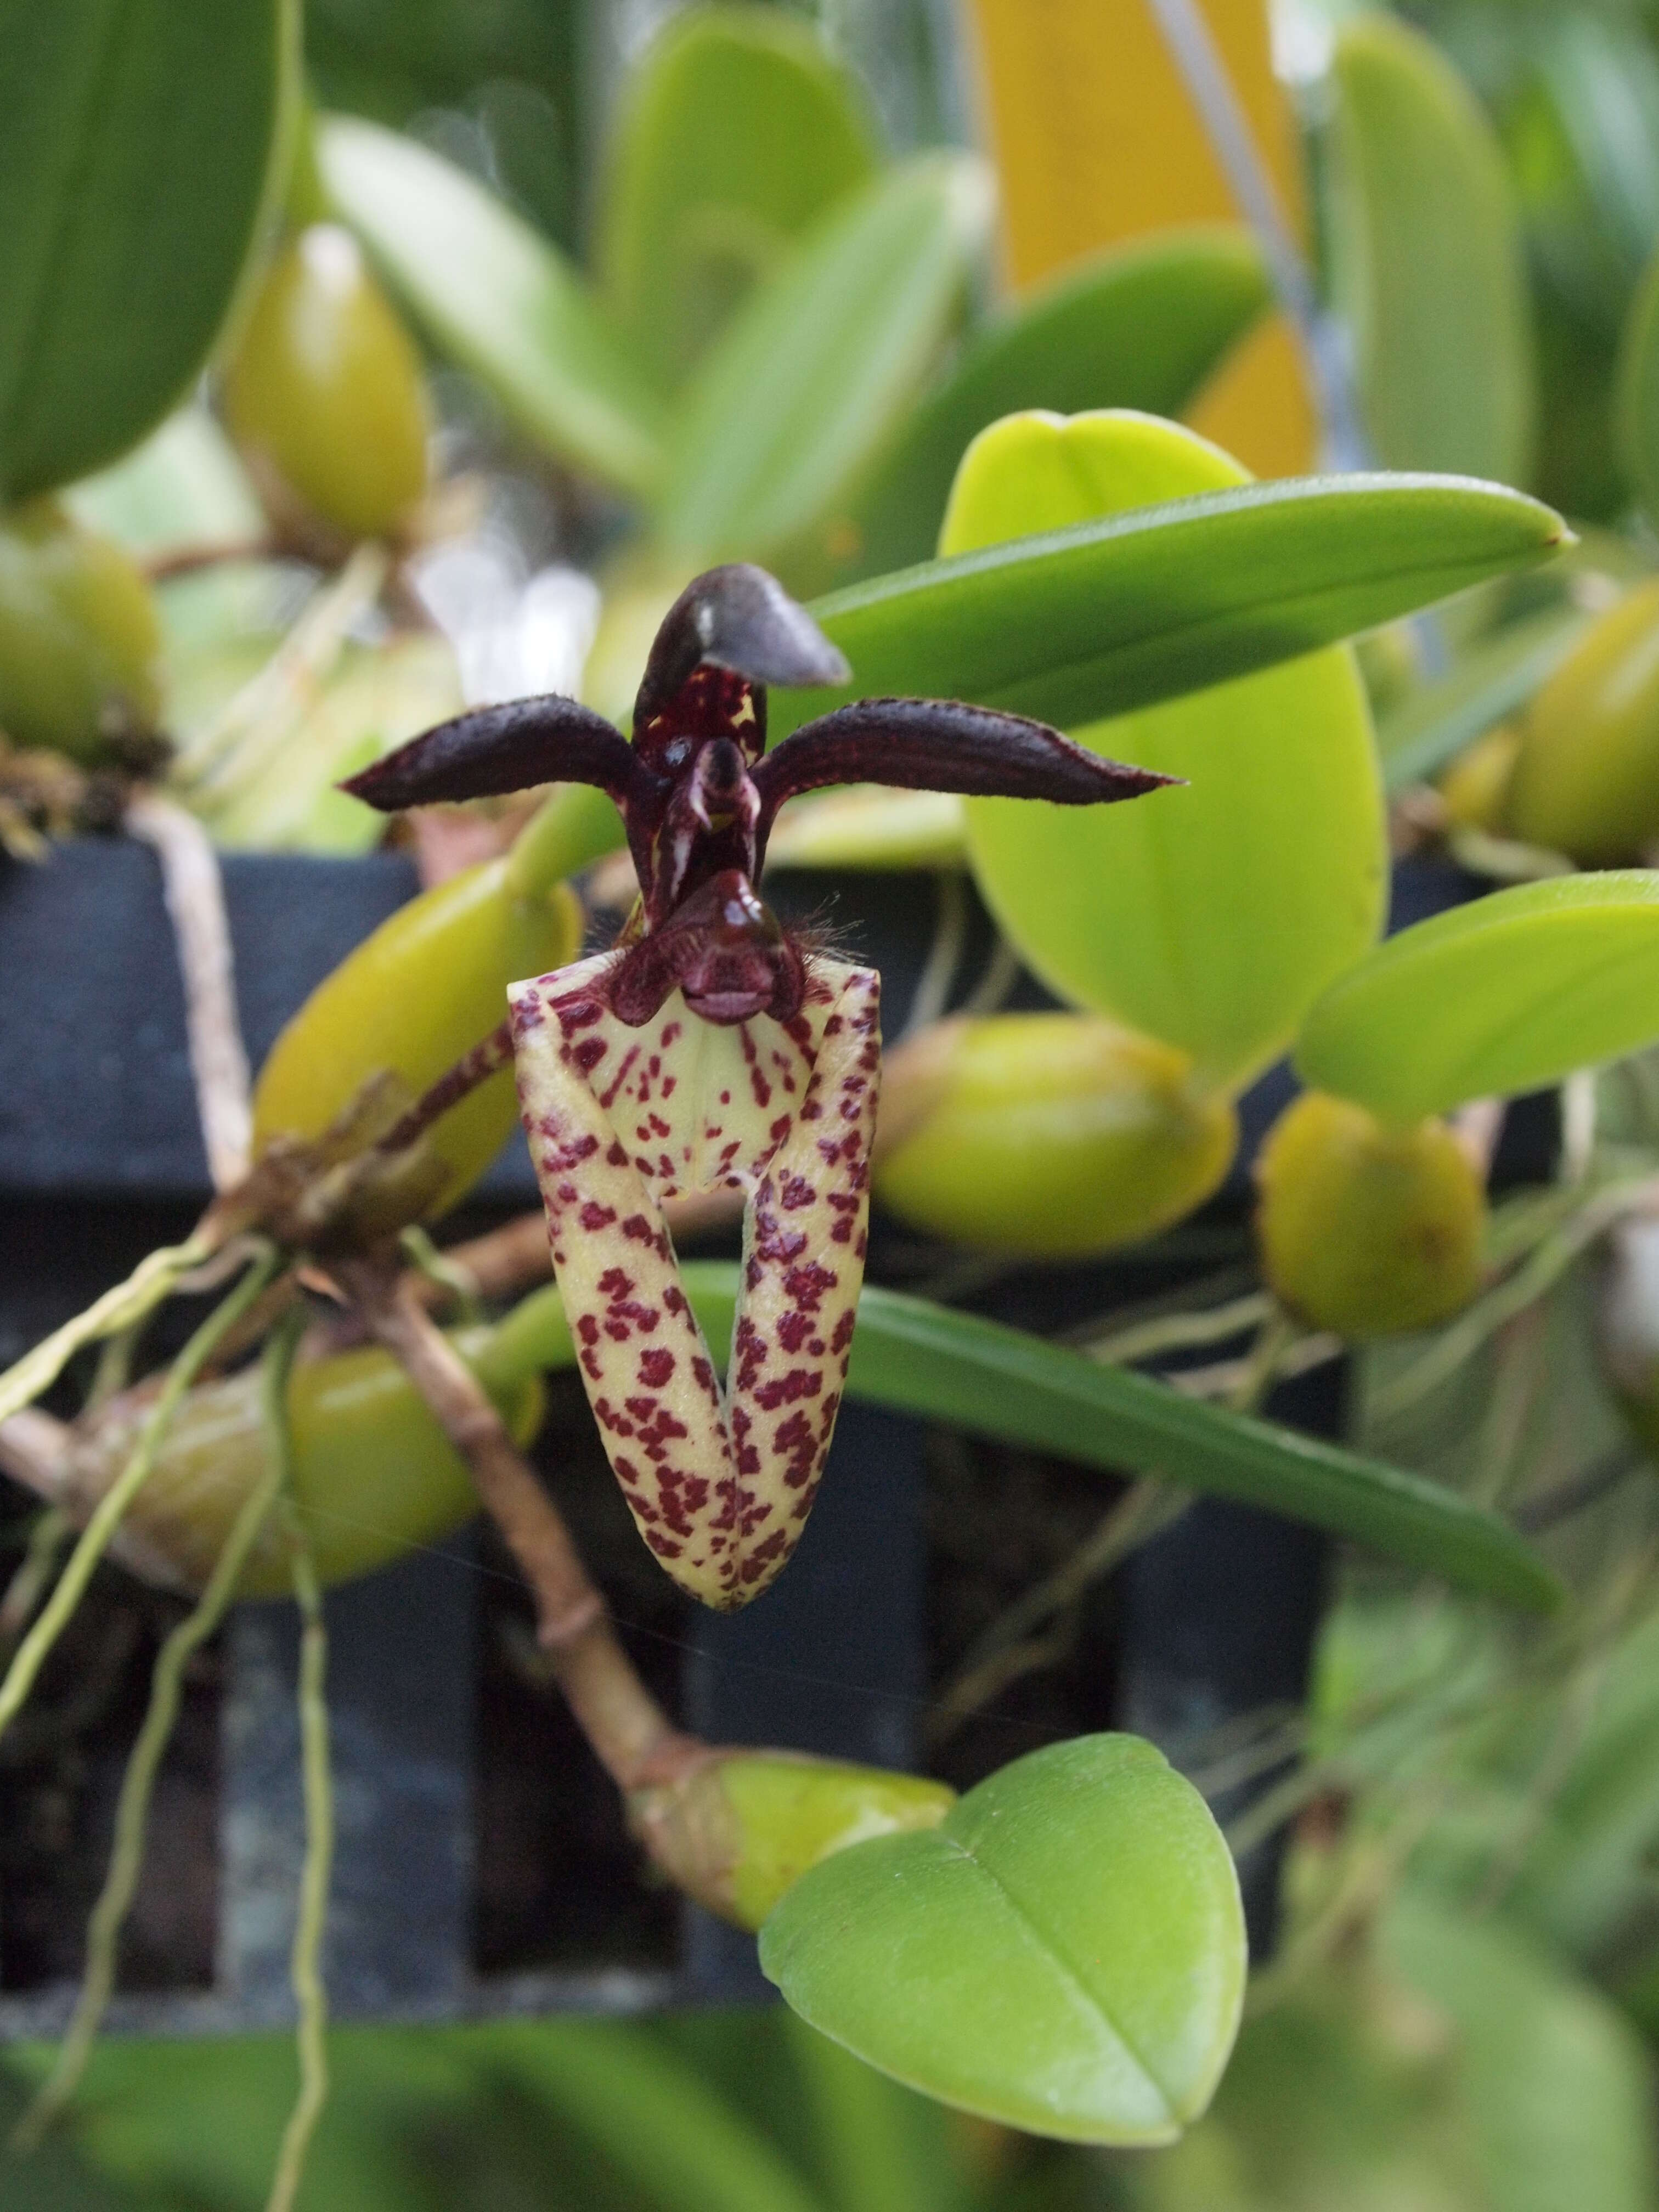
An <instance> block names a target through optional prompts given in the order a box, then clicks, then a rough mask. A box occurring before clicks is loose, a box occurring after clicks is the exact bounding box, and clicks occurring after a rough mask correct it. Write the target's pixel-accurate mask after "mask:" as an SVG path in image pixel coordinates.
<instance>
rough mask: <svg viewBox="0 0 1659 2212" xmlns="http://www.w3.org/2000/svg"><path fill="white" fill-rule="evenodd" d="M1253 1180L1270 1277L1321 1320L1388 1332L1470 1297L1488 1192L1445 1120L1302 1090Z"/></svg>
mask: <svg viewBox="0 0 1659 2212" xmlns="http://www.w3.org/2000/svg"><path fill="white" fill-rule="evenodd" d="M1256 1180H1257V1182H1258V1185H1259V1187H1260V1191H1261V1205H1260V1207H1259V1210H1258V1212H1257V1216H1256V1228H1257V1233H1258V1235H1259V1237H1260V1239H1261V1262H1262V1267H1263V1268H1264V1270H1265V1272H1266V1273H1267V1280H1268V1282H1269V1283H1270V1284H1271V1285H1272V1286H1273V1291H1274V1293H1275V1295H1276V1296H1277V1297H1279V1300H1280V1302H1281V1303H1282V1304H1284V1305H1285V1306H1286V1307H1288V1308H1289V1309H1290V1310H1291V1312H1292V1313H1294V1314H1297V1315H1298V1316H1300V1317H1301V1318H1302V1319H1303V1320H1304V1321H1305V1322H1310V1323H1311V1324H1312V1326H1313V1327H1314V1328H1328V1329H1331V1330H1333V1331H1334V1333H1335V1334H1337V1335H1338V1336H1343V1337H1347V1338H1349V1339H1350V1340H1354V1341H1360V1340H1364V1339H1365V1338H1367V1337H1373V1336H1393V1335H1397V1334H1401V1333H1403V1332H1404V1331H1406V1330H1408V1329H1415V1328H1430V1327H1431V1326H1432V1324H1433V1323H1434V1322H1438V1321H1444V1320H1445V1319H1446V1318H1447V1317H1448V1316H1449V1315H1452V1314H1455V1313H1456V1312H1457V1311H1458V1310H1459V1309H1460V1308H1461V1307H1463V1306H1465V1305H1467V1304H1468V1302H1469V1300H1470V1299H1471V1298H1472V1297H1474V1293H1475V1291H1476V1290H1477V1289H1478V1287H1479V1285H1480V1242H1481V1234H1482V1231H1483V1229H1484V1226H1485V1222H1486V1193H1485V1191H1484V1190H1483V1188H1481V1182H1480V1176H1478V1175H1477V1174H1476V1172H1475V1170H1474V1165H1473V1164H1472V1163H1471V1161H1470V1159H1469V1158H1468V1154H1467V1153H1466V1152H1464V1150H1463V1148H1462V1146H1461V1145H1460V1144H1459V1143H1458V1141H1457V1139H1456V1138H1455V1136H1454V1135H1453V1134H1452V1133H1451V1131H1450V1130H1449V1128H1448V1127H1446V1125H1445V1124H1444V1122H1443V1121H1419V1122H1418V1123H1416V1124H1415V1125H1413V1126H1412V1127H1405V1128H1396V1127H1389V1125H1388V1124H1387V1123H1386V1122H1383V1121H1379V1120H1378V1119H1377V1118H1376V1115H1374V1114H1371V1113H1370V1112H1368V1111H1367V1109H1365V1108H1364V1107H1363V1106H1357V1105H1355V1104H1353V1103H1352V1102H1351V1101H1350V1100H1348V1099H1346V1098H1334V1097H1331V1095H1330V1094H1329V1093H1328V1091H1306V1092H1304V1094H1303V1096H1302V1097H1300V1098H1298V1099H1297V1102H1296V1103H1295V1104H1294V1105H1293V1106H1291V1107H1290V1108H1289V1109H1287V1110H1286V1111H1285V1113H1284V1114H1282V1115H1280V1116H1279V1120H1278V1121H1277V1122H1275V1124H1274V1125H1273V1130H1272V1132H1271V1133H1270V1134H1269V1136H1268V1138H1267V1143H1266V1144H1265V1145H1264V1146H1263V1147H1262V1150H1261V1158H1260V1159H1259V1161H1258V1162H1257V1164H1256Z"/></svg>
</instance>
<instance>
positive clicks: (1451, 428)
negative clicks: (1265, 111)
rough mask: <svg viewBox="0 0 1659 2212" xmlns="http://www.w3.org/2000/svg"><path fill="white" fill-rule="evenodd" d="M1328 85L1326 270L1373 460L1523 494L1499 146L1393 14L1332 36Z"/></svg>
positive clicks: (1507, 195)
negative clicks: (1515, 487) (1449, 473)
mask: <svg viewBox="0 0 1659 2212" xmlns="http://www.w3.org/2000/svg"><path fill="white" fill-rule="evenodd" d="M1332 82H1333V86H1334V93H1335V102H1336V105H1335V113H1334V125H1333V131H1332V191H1331V195H1330V210H1331V247H1332V258H1333V264H1334V271H1335V278H1336V291H1337V297H1338V300H1339V302H1340V305H1341V306H1342V307H1344V308H1345V310H1346V316H1347V319H1348V323H1349V326H1350V328H1351V330H1352V333H1353V342H1354V350H1355V355H1356V357H1357V369H1358V380H1359V386H1360V394H1361V399H1362V402H1363V404H1364V413H1365V418H1366V422H1367V424H1368V425H1369V428H1370V433H1371V436H1372V438H1373V439H1374V441H1376V450H1377V453H1378V455H1379V457H1380V458H1381V459H1383V461H1384V462H1386V463H1387V464H1388V465H1389V466H1390V467H1393V468H1401V469H1459V470H1466V471H1468V472H1469V473H1470V474H1471V475H1475V476H1485V477H1499V478H1501V479H1503V480H1504V481H1507V482H1511V483H1515V482H1522V481H1524V480H1525V478H1526V476H1527V474H1528V469H1529V467H1530V464H1531V459H1532V446H1533V435H1534V427H1535V418H1536V413H1537V399H1536V393H1535V391H1534V373H1533V356H1532V331H1531V325H1530V316H1529V309H1528V292H1527V272H1526V263H1525V258H1524V251H1523V246H1522V234H1521V224H1520V218H1519V213H1518V210H1517V209H1516V204H1515V201H1514V196H1513V193H1512V191H1511V189H1510V179H1509V173H1508V170H1507V168H1506V167H1505V164H1504V155H1503V149H1502V148H1501V147H1500V146H1499V144H1498V137H1497V134H1496V132H1495V131H1493V129H1492V125H1491V124H1490V123H1489V122H1488V121H1487V119H1486V115H1485V114H1484V112H1482V110H1481V108H1480V106H1479V104H1478V102H1477V101H1476V100H1475V98H1474V94H1472V93H1471V92H1470V90H1469V89H1468V86H1467V85H1466V84H1465V83H1464V82H1463V80H1462V77H1460V76H1459V75H1458V74H1457V71H1456V70H1455V68H1454V67H1453V66H1452V64H1451V63H1450V62H1449V61H1448V60H1447V58H1446V57H1445V55H1444V54H1443V52H1441V51H1440V49H1439V48H1438V47H1437V46H1435V45H1434V44H1433V42H1432V41H1431V40H1429V39H1428V38H1426V37H1425V36H1424V35H1423V33H1420V32H1419V31H1415V30H1413V29H1411V28H1410V27H1408V26H1407V25H1406V24H1404V23H1401V22H1400V21H1398V20H1397V19H1396V18H1395V17H1394V16H1392V15H1383V14H1381V13H1367V14H1364V15H1358V16H1357V17H1355V18H1354V19H1353V20H1352V21H1349V22H1346V23H1345V24H1344V25H1343V26H1342V27H1341V29H1340V31H1339V33H1338V34H1337V40H1336V53H1335V60H1334V69H1333V72H1332ZM1453 210H1455V213H1453V212H1452V211H1453Z"/></svg>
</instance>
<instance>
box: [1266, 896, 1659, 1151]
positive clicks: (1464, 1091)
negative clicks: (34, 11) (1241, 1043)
mask: <svg viewBox="0 0 1659 2212" xmlns="http://www.w3.org/2000/svg"><path fill="white" fill-rule="evenodd" d="M1656 1037H1659V873H1654V872H1649V871H1646V870H1643V869H1638V868H1629V869H1618V870H1610V871H1609V872H1607V873H1605V874H1596V875H1582V876H1554V877H1552V878H1550V879H1549V880H1548V881H1547V882H1545V883H1538V884H1516V886H1515V887H1514V888H1513V889H1511V890H1503V891H1494V892H1493V893H1492V895H1491V896H1490V897H1487V898H1482V899H1476V900H1474V902H1473V903H1472V904H1470V905H1468V906H1461V907H1457V908H1454V909H1453V910H1452V912H1451V913H1449V914H1440V915H1435V916H1434V918H1433V919H1432V921H1419V923H1418V924H1417V925H1416V926H1415V927H1413V928H1411V929H1404V930H1401V933H1400V934H1399V936H1398V937H1391V938H1390V939H1389V941H1388V943H1387V944H1386V945H1378V946H1377V947H1376V951H1373V952H1371V953H1369V954H1368V955H1367V956H1366V957H1365V958H1364V960H1362V961H1361V962H1360V963H1359V964H1358V966H1357V967H1354V968H1351V969H1349V970H1348V972H1347V974H1346V975H1344V976H1342V977H1341V978H1340V980H1339V981H1337V982H1335V983H1334V984H1333V985H1332V986H1331V987H1330V989H1329V990H1328V991H1327V992H1326V993H1325V994H1324V996H1323V997H1322V999H1321V1000H1319V1002H1318V1004H1317V1005H1316V1006H1315V1007H1314V1009H1313V1011H1312V1012H1311V1013H1310V1015H1309V1017H1308V1020H1307V1023H1306V1025H1305V1027H1304V1030H1303V1032H1302V1036H1301V1039H1300V1041H1299V1042H1298V1043H1297V1048H1296V1064H1297V1070H1298V1071H1299V1073H1301V1075H1302V1078H1303V1079H1304V1082H1307V1083H1312V1084H1317V1085H1319V1086H1320V1088H1321V1089H1322V1090H1325V1091H1338V1092H1340V1094H1341V1096H1342V1097H1345V1098H1355V1099H1358V1102H1359V1103H1360V1104H1361V1105H1362V1106H1369V1107H1370V1109H1371V1111H1372V1112H1373V1113H1374V1114H1380V1115H1383V1116H1384V1117H1385V1118H1386V1119H1388V1120H1389V1121H1419V1120H1420V1119H1421V1118H1422V1117H1423V1115H1425V1114H1444V1113H1449V1111H1450V1109H1452V1108H1453V1107H1454V1106H1461V1105H1462V1104H1463V1103H1465V1102H1466V1101H1467V1100H1468V1099H1471V1098H1487V1097H1497V1098H1509V1097H1516V1095H1517V1094H1519V1093H1520V1092H1522V1091H1540V1090H1542V1089H1543V1088H1544V1086H1545V1085H1547V1084H1551V1083H1559V1081H1560V1080H1561V1079H1562V1077H1563V1076H1565V1075H1571V1073H1572V1072H1573V1070H1574V1069H1575V1068H1580V1067H1594V1066H1597V1065H1599V1064H1600V1063H1601V1061H1603V1060H1616V1059H1618V1058H1619V1057H1620V1054H1624V1053H1627V1052H1634V1051H1636V1050H1637V1048H1638V1047H1639V1046H1642V1045H1644V1044H1650V1043H1651V1042H1653V1040H1654V1039H1655V1038H1656Z"/></svg>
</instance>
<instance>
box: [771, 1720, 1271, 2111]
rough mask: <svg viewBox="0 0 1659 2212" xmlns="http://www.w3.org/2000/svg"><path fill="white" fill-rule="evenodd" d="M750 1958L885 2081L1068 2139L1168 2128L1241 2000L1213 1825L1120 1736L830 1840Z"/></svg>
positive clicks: (1032, 1760)
mask: <svg viewBox="0 0 1659 2212" xmlns="http://www.w3.org/2000/svg"><path fill="white" fill-rule="evenodd" d="M760 1954H761V1965H762V1966H763V1968H764V1970H765V1972H766V1973H767V1974H768V1975H769V1978H771V1979H772V1980H773V1981H775V1983H776V1984H777V1985H778V1987H779V1988H780V1989H781V1990H782V1991H783V1994H784V1996H785V1997H786V1998H787V2001H788V2002H789V2004H790V2006H791V2007H792V2008H793V2010H794V2011H796V2012H798V2013H799V2015H801V2017H802V2018H803V2019H804V2020H805V2021H810V2023H811V2025H812V2027H816V2028H818V2029H820V2030H821V2031H822V2032H823V2033H824V2034H826V2035H829V2036H832V2037H833V2038H834V2039H835V2040H836V2042H837V2043H842V2044H845V2045H847V2047H848V2049H849V2050H851V2051H856V2052H857V2054H858V2055H859V2057H860V2058H864V2059H867V2060H868V2061H869V2063H871V2064H872V2066H878V2067H880V2068H881V2069H882V2070H883V2072H884V2073H887V2074H892V2075H896V2077H897V2078H898V2079H899V2080H900V2081H908V2082H909V2083H910V2084H911V2085H912V2086H913V2087H915V2088H918V2089H924V2090H926V2091H927V2093H928V2094H929V2095H931V2096H935V2097H939V2098H943V2099H944V2100H945V2101H946V2102H947V2103H949V2104H953V2105H959V2106H963V2107H964V2108H965V2109H966V2110H968V2111H969V2112H979V2113H981V2114H983V2115H985V2116H986V2117H987V2118H991V2119H996V2120H1000V2121H1002V2122H1004V2123H1005V2124H1008V2125H1010V2126H1013V2127H1019V2128H1024V2129H1027V2130H1030V2132H1032V2133H1033V2134H1037V2135H1046V2136H1061V2137H1065V2138H1067V2139H1069V2140H1071V2141H1073V2142H1105V2143H1158V2142H1170V2141H1171V2140H1172V2139H1173V2138H1174V2137H1175V2136H1176V2135H1177V2134H1179V2132H1180V2130H1182V2127H1184V2126H1185V2125H1186V2124H1187V2123H1188V2121H1190V2120H1193V2119H1194V2118H1197V2116H1198V2114H1199V2113H1200V2112H1202V2111H1203V2110H1204V2107H1205V2106H1206V2105H1207V2104H1208V2102H1209V2100H1210V2097H1211V2095H1212V2093H1213V2091H1214V2088H1215V2085H1216V2082H1217V2081H1218V2079H1219V2078H1220V2075H1221V2069H1222V2068H1223V2067H1224V2066H1225V2063H1226V2061H1227V2055H1228V2053H1229V2051H1231V2048H1232V2044H1233V2038H1234V2036H1235V2034H1236V2033H1237V2028H1238V2018H1239V2010H1240V2007H1241V2005H1242V2003H1243V1993H1244V1966H1245V1954H1244V1923H1243V1914H1242V1912H1241V1911H1240V1908H1239V1900H1238V1881H1237V1875H1235V1873H1234V1871H1233V1864H1232V1861H1231V1858H1230V1857H1228V1853H1227V1847H1226V1845H1225V1843H1224V1842H1223V1841H1222V1839H1221V1834H1220V1831H1219V1830H1218V1828H1217V1826H1216V1825H1215V1822H1214V1821H1213V1820H1212V1818H1211V1817H1210V1813H1209V1808H1207V1807H1206V1804H1205V1802H1204V1801H1203V1799H1202V1798H1201V1797H1200V1796H1199V1794H1198V1792H1197V1791H1196V1790H1194V1788H1193V1786H1192V1784H1190V1783H1189V1782H1188V1781H1186V1780H1185V1779H1184V1778H1182V1776H1181V1775H1179V1774H1177V1773H1176V1772H1175V1771H1174V1770H1173V1769H1172V1768H1171V1767H1170V1765H1168V1764H1167V1763H1166V1761H1165V1760H1164V1757H1163V1755H1162V1753H1159V1752H1158V1751H1156V1750H1154V1749H1153V1747H1152V1745H1151V1744H1148V1743H1143V1742H1142V1741H1140V1740H1139V1738H1138V1737H1135V1736H1125V1735H1096V1736H1083V1737H1080V1738H1079V1739H1078V1740H1077V1741H1074V1742H1071V1743H1062V1744H1054V1745H1051V1746H1049V1747H1048V1748H1047V1749H1046V1750H1043V1751H1037V1752H1033V1753H1030V1756H1029V1757H1027V1758H1025V1759H1017V1760H1016V1761H1015V1762H1014V1764H1013V1765H1012V1766H1006V1767H1004V1768H1003V1769H1002V1771H1001V1772H1000V1773H999V1774H994V1775H993V1776H992V1777H991V1778H990V1779H989V1780H988V1781H987V1782H981V1784H980V1785H979V1787H978V1788H977V1789H975V1790H969V1793H968V1795H967V1796H965V1797H963V1798H962V1799H960V1800H959V1801H958V1802H957V1803H956V1804H955V1805H953V1806H952V1807H951V1810H950V1811H949V1812H948V1813H947V1814H945V1819H944V1820H943V1821H942V1822H941V1823H940V1825H939V1826H938V1827H937V1828H932V1829H928V1830H926V1831H923V1832H911V1833H910V1834H908V1835H897V1836H884V1837H878V1838H874V1839H872V1841H870V1842H868V1843H863V1844H853V1845H851V1846H850V1847H849V1848H848V1850H843V1851H837V1852H836V1853H835V1854H834V1855H833V1856H832V1857H829V1858H827V1859H824V1860H823V1861H822V1862H821V1863H819V1864H818V1865H817V1866H816V1867H814V1868H812V1869H811V1871H810V1872H808V1873H807V1874H805V1875H802V1877H801V1879H800V1880H799V1881H798V1882H796V1883H795V1884H794V1886H793V1888H791V1889H789V1890H788V1891H787V1892H786V1893H785V1894H784V1897H783V1900H782V1902H781V1904H780V1905H778V1907H777V1909H776V1911H775V1912H774V1913H773V1914H772V1917H771V1918H770V1919H769V1920H768V1922H767V1923H766V1924H765V1926H764V1928H763V1929H762V1930H761V1943H760Z"/></svg>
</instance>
